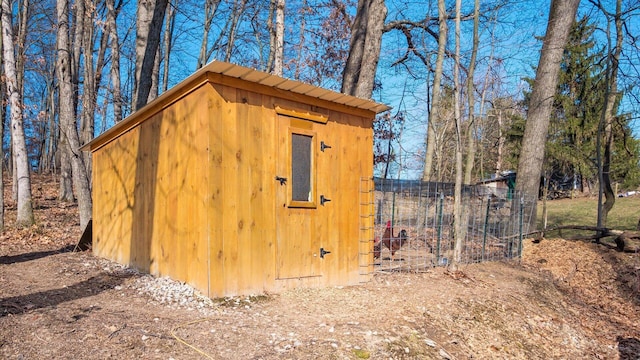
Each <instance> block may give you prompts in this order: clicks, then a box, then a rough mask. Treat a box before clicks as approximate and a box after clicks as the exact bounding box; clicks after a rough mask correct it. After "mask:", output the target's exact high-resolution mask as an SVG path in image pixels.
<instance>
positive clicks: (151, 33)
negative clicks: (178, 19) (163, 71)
mask: <svg viewBox="0 0 640 360" xmlns="http://www.w3.org/2000/svg"><path fill="white" fill-rule="evenodd" d="M167 3H168V0H138V11H137V23H136V67H135V84H136V87H135V89H136V90H135V93H134V96H133V106H134V110H138V109H140V108H142V107H143V106H145V105H146V104H147V103H148V101H149V95H150V93H151V88H152V86H153V70H154V64H155V60H156V55H157V53H158V47H159V46H160V34H161V32H162V24H163V22H164V15H165V12H166V8H167Z"/></svg>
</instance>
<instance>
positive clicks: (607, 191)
mask: <svg viewBox="0 0 640 360" xmlns="http://www.w3.org/2000/svg"><path fill="white" fill-rule="evenodd" d="M615 28H616V44H615V47H614V49H609V54H610V55H609V61H608V62H607V67H608V69H607V92H606V99H605V101H606V102H605V108H604V110H603V114H602V122H603V123H604V138H605V143H604V159H603V163H602V190H603V191H604V196H605V202H604V204H603V205H602V214H601V216H599V217H598V218H599V219H601V221H599V222H598V227H606V225H607V216H608V215H609V211H611V209H612V208H613V205H614V204H615V202H616V194H615V193H614V191H613V188H612V187H611V175H610V172H611V160H612V153H613V122H614V121H615V117H616V99H617V98H618V95H619V94H618V68H619V65H618V64H619V62H620V54H621V53H622V41H623V37H622V31H623V30H622V0H617V1H616V13H615Z"/></svg>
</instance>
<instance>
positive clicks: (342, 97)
mask: <svg viewBox="0 0 640 360" xmlns="http://www.w3.org/2000/svg"><path fill="white" fill-rule="evenodd" d="M206 74H220V75H222V76H225V77H228V78H236V79H240V80H243V81H247V82H249V83H253V84H260V85H264V86H268V87H270V88H273V89H277V90H283V91H288V92H291V93H296V94H300V95H304V96H308V97H310V98H312V99H320V100H323V101H329V102H332V103H335V104H340V105H344V106H348V107H351V108H355V109H361V110H366V111H371V112H374V113H376V114H377V113H380V112H383V111H386V110H389V109H390V107H389V106H387V105H384V104H379V103H377V102H375V101H372V100H367V99H361V98H358V97H355V96H351V95H347V94H341V93H338V92H335V91H331V90H327V89H323V88H321V87H318V86H313V85H309V84H306V83H303V82H300V81H296V80H289V79H285V78H283V77H280V76H276V75H271V74H268V73H265V72H263V71H258V70H255V69H251V68H247V67H244V66H240V65H235V64H230V63H226V62H221V61H213V62H210V63H209V64H207V65H205V66H204V67H202V68H201V69H198V71H196V72H195V73H193V74H192V75H190V76H189V77H187V78H186V79H185V80H183V81H182V82H180V84H178V85H176V86H174V87H173V88H171V89H169V90H168V91H166V92H165V93H163V94H162V95H160V96H159V97H158V98H156V99H155V100H153V101H152V102H150V103H148V104H147V105H145V106H144V107H142V108H141V109H139V110H138V111H136V112H134V113H133V114H131V115H129V116H128V117H127V118H126V119H124V120H122V121H120V122H119V123H117V124H115V125H114V126H113V127H111V128H110V129H108V130H107V131H105V132H104V133H102V134H100V135H99V136H98V137H96V138H94V139H93V140H92V141H90V142H89V143H87V144H85V145H84V146H82V147H81V148H80V149H81V150H89V149H91V150H92V151H93V150H95V149H96V148H98V147H101V146H102V145H104V144H105V143H107V142H109V141H111V140H112V139H114V138H115V137H117V136H119V134H121V133H123V132H125V131H127V130H129V129H131V128H132V127H134V126H136V125H137V124H138V123H139V122H140V121H144V117H143V116H141V114H143V113H145V112H147V111H150V109H151V111H152V109H154V108H157V106H158V105H159V104H163V103H165V102H166V101H168V99H171V98H172V97H174V96H176V94H179V93H180V92H182V91H184V88H185V87H186V86H190V85H189V84H192V83H193V81H196V80H197V79H199V78H200V77H201V76H203V75H206Z"/></svg>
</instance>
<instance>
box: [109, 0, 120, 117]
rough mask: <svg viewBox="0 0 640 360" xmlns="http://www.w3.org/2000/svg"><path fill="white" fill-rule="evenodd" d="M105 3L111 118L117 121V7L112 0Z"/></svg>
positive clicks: (118, 95)
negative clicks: (109, 52) (109, 46)
mask: <svg viewBox="0 0 640 360" xmlns="http://www.w3.org/2000/svg"><path fill="white" fill-rule="evenodd" d="M105 4H106V5H107V26H108V28H109V37H110V39H111V84H112V85H113V120H114V122H116V123H118V122H120V121H121V120H122V105H123V104H122V103H123V102H122V92H121V90H120V87H121V85H120V84H121V82H120V79H121V76H120V40H119V38H118V28H117V25H116V19H117V17H118V12H119V9H116V8H115V7H114V0H105Z"/></svg>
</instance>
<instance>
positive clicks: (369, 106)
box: [194, 61, 390, 114]
mask: <svg viewBox="0 0 640 360" xmlns="http://www.w3.org/2000/svg"><path fill="white" fill-rule="evenodd" d="M200 72H212V73H217V74H221V75H225V76H229V77H234V78H238V79H242V80H246V81H250V82H253V83H256V84H261V85H266V86H270V87H273V88H276V89H280V90H286V91H291V92H294V93H298V94H302V95H306V96H310V97H313V98H317V99H321V100H326V101H331V102H334V103H338V104H342V105H347V106H351V107H354V108H358V109H363V110H369V111H373V112H375V113H376V114H377V113H380V112H383V111H386V110H389V109H390V107H389V106H387V105H384V104H380V103H377V102H375V101H372V100H367V99H362V98H358V97H355V96H351V95H347V94H341V93H338V92H335V91H332V90H327V89H324V88H321V87H318V86H314V85H309V84H306V83H303V82H300V81H296V80H289V79H285V78H283V77H280V76H277V75H271V74H268V73H265V72H262V71H258V70H254V69H251V68H247V67H244V66H240V65H235V64H230V63H226V62H221V61H213V62H210V63H209V64H207V65H205V66H204V67H203V68H202V69H200V70H198V72H196V74H198V73H200ZM196 74H194V75H196Z"/></svg>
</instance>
